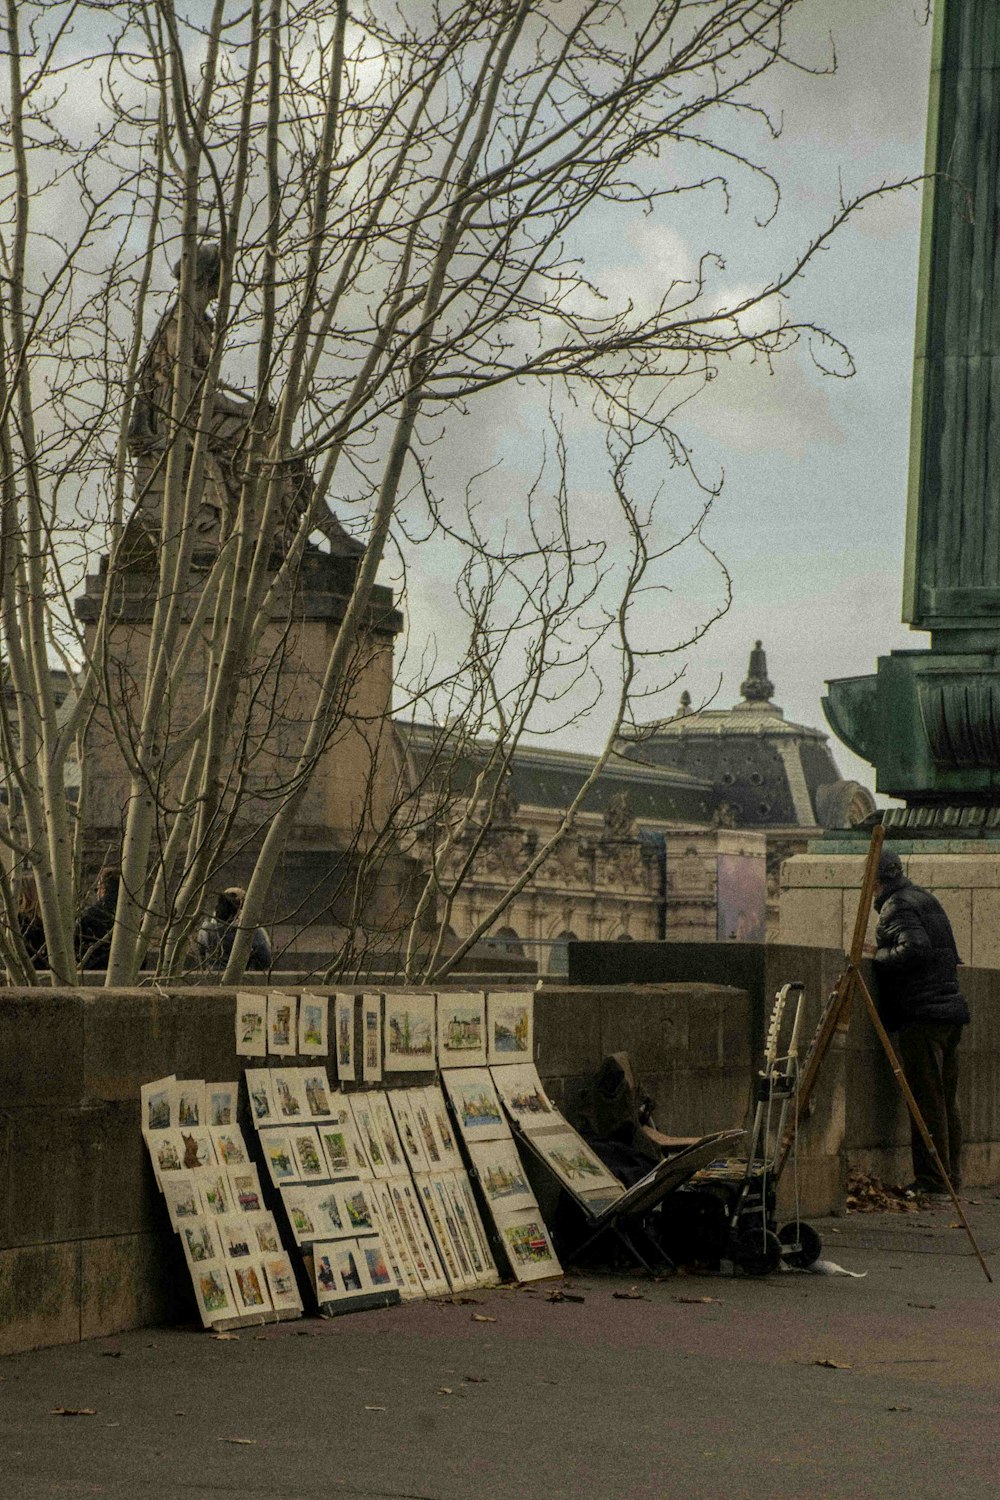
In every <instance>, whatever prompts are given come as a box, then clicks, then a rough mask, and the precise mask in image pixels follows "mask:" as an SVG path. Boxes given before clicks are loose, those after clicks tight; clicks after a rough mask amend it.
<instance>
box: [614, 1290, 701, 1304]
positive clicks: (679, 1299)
mask: <svg viewBox="0 0 1000 1500" xmlns="http://www.w3.org/2000/svg"><path fill="white" fill-rule="evenodd" d="M614 1295H615V1296H616V1297H617V1296H618V1293H617V1292H615V1294H614ZM674 1301H675V1302H690V1303H695V1302H703V1303H705V1302H714V1303H715V1304H716V1305H717V1306H719V1307H721V1306H722V1298H721V1297H675V1298H674Z"/></svg>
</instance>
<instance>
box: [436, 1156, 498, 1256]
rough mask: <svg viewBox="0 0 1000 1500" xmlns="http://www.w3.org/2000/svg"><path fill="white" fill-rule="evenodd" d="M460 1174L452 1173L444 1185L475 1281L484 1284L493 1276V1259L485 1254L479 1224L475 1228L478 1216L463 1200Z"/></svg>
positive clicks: (443, 1181) (444, 1181)
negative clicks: (474, 1221)
mask: <svg viewBox="0 0 1000 1500" xmlns="http://www.w3.org/2000/svg"><path fill="white" fill-rule="evenodd" d="M458 1175H459V1174H458V1173H457V1172H454V1173H450V1174H448V1176H447V1177H446V1178H444V1179H442V1185H443V1187H444V1189H445V1191H446V1192H447V1194H448V1197H449V1198H450V1200H451V1205H452V1212H453V1215H454V1218H455V1222H456V1223H457V1225H458V1229H459V1233H460V1235H461V1241H462V1243H463V1244H464V1246H465V1249H466V1252H467V1254H468V1257H469V1260H470V1261H471V1263H472V1273H473V1275H474V1277H475V1279H476V1280H477V1281H478V1282H479V1283H480V1284H482V1283H483V1282H484V1281H485V1280H486V1279H487V1277H490V1278H492V1276H493V1270H494V1267H493V1262H492V1258H487V1257H486V1256H485V1254H484V1249H485V1240H481V1239H480V1237H479V1234H478V1233H477V1229H478V1224H477V1225H476V1227H475V1228H474V1227H473V1217H474V1218H475V1219H476V1220H478V1218H479V1215H478V1214H475V1215H473V1214H471V1213H470V1211H469V1205H468V1203H467V1202H466V1200H465V1199H464V1198H463V1196H462V1194H461V1192H460V1190H459V1185H458Z"/></svg>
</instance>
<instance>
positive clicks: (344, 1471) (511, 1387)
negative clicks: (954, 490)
mask: <svg viewBox="0 0 1000 1500" xmlns="http://www.w3.org/2000/svg"><path fill="white" fill-rule="evenodd" d="M984 1198H985V1194H984ZM969 1212H970V1216H971V1217H972V1218H973V1220H974V1223H975V1225H976V1227H977V1231H978V1232H979V1233H980V1235H981V1239H982V1243H983V1248H984V1250H986V1251H987V1252H988V1256H989V1260H990V1264H991V1266H992V1267H995V1268H996V1269H995V1273H994V1274H996V1275H997V1277H998V1281H1000V1202H998V1201H997V1199H996V1198H990V1199H987V1200H986V1201H984V1202H983V1203H982V1204H981V1205H977V1206H973V1207H971V1208H970V1210H969ZM952 1222H953V1215H952V1213H951V1210H950V1209H943V1210H941V1209H935V1210H934V1211H932V1212H927V1213H923V1214H919V1215H916V1216H913V1217H909V1216H905V1217H904V1216H893V1215H885V1216H867V1215H865V1216H857V1217H851V1218H849V1219H838V1220H835V1221H830V1222H828V1223H827V1224H825V1225H823V1226H820V1227H821V1232H822V1233H823V1235H824V1241H825V1252H824V1253H825V1254H826V1255H828V1256H829V1257H830V1258H832V1259H834V1260H838V1261H840V1262H841V1263H842V1264H844V1265H846V1266H849V1267H850V1268H851V1269H854V1270H863V1271H867V1273H868V1274H867V1276H866V1278H865V1279H864V1280H863V1281H853V1280H848V1279H845V1278H839V1277H838V1278H824V1277H816V1276H805V1275H793V1274H786V1275H781V1276H774V1277H771V1278H769V1279H767V1280H765V1281H751V1280H746V1279H731V1278H711V1279H707V1278H700V1277H699V1278H693V1277H692V1278H680V1279H673V1280H670V1281H664V1282H660V1283H656V1284H649V1283H637V1284H635V1285H636V1286H637V1289H638V1291H639V1292H641V1294H642V1299H641V1300H633V1299H630V1298H621V1297H616V1296H615V1295H614V1293H615V1292H619V1293H620V1292H627V1291H628V1290H629V1288H630V1286H631V1285H633V1283H630V1282H628V1281H623V1280H621V1279H611V1278H605V1277H597V1276H581V1277H576V1278H573V1281H572V1285H571V1286H570V1287H568V1288H567V1290H571V1291H573V1292H574V1293H575V1294H578V1295H582V1296H583V1297H584V1298H585V1301H583V1302H568V1301H566V1302H549V1301H548V1300H547V1295H548V1290H547V1288H539V1289H536V1290H535V1291H534V1292H526V1291H516V1292H515V1291H497V1292H486V1293H481V1294H477V1295H478V1296H479V1298H480V1300H479V1301H478V1302H475V1303H470V1302H462V1303H455V1304H416V1305H412V1306H409V1307H402V1308H396V1309H389V1310H386V1311H384V1312H376V1313H366V1314H358V1315H355V1316H353V1317H343V1318H339V1319H336V1320H334V1321H331V1322H321V1321H319V1320H308V1321H306V1322H304V1323H293V1324H284V1325H281V1326H278V1327H275V1328H270V1329H268V1330H266V1331H262V1332H260V1333H256V1334H255V1332H254V1331H253V1330H244V1331H243V1332H242V1333H241V1334H240V1336H239V1338H238V1339H233V1340H215V1339H212V1338H210V1337H209V1336H208V1335H207V1334H204V1333H201V1332H195V1331H191V1330H178V1329H155V1330H148V1331H145V1332H141V1333H135V1334H128V1335H124V1336H122V1337H119V1338H115V1339H106V1340H100V1341H96V1342H93V1343H88V1344H82V1345H75V1346H72V1347H69V1348H64V1349H50V1350H43V1351H40V1352H38V1353H34V1354H26V1355H18V1356H14V1357H12V1358H8V1359H6V1360H0V1413H2V1422H0V1495H2V1497H3V1500H35V1497H42V1496H63V1497H77V1496H107V1497H114V1500H146V1497H151V1500H154V1497H155V1500H175V1497H177V1500H180V1497H184V1500H192V1497H194V1500H201V1497H218V1496H229V1495H232V1496H239V1497H241V1500H278V1497H281V1500H340V1497H343V1500H362V1497H363V1500H468V1497H470V1496H471V1497H475V1500H529V1497H530V1500H537V1497H551V1500H618V1497H621V1500H664V1497H671V1500H672V1497H675V1496H676V1497H678V1500H680V1497H684V1500H722V1497H725V1500H743V1497H747V1500H749V1497H751V1496H754V1497H757V1496H769V1497H776V1500H841V1497H843V1500H848V1497H850V1500H859V1497H862V1496H864V1497H867V1496H876V1497H878V1500H937V1497H942V1500H943V1497H947V1500H964V1497H966V1496H968V1497H972V1496H976V1497H977V1500H983V1497H985V1496H988V1495H992V1494H994V1493H996V1489H997V1473H996V1471H997V1465H998V1459H1000V1439H998V1437H997V1416H996V1405H997V1401H996V1387H997V1371H998V1368H1000V1321H998V1316H997V1313H998V1298H1000V1286H989V1285H987V1283H986V1281H985V1279H984V1277H983V1275H982V1272H981V1270H980V1268H979V1266H978V1264H977V1263H976V1261H975V1260H974V1259H973V1258H972V1256H971V1252H970V1251H969V1247H968V1243H967V1241H966V1239H965V1236H964V1234H962V1233H961V1231H960V1230H957V1229H952V1228H950V1227H949V1225H950V1223H952ZM692 1299H693V1300H692ZM702 1299H711V1300H702ZM479 1319H495V1320H496V1321H495V1322H494V1321H479ZM821 1361H829V1362H830V1363H831V1364H832V1365H833V1366H836V1367H837V1368H830V1367H829V1366H825V1365H823V1364H822V1363H820V1362H821ZM58 1406H62V1407H89V1408H94V1409H95V1415H93V1416H76V1417H61V1416H55V1415H51V1411H52V1408H54V1407H58Z"/></svg>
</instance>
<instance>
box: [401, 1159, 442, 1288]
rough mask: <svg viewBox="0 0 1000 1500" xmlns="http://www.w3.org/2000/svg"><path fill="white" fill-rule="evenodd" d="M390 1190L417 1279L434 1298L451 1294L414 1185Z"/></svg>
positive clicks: (407, 1184) (403, 1182) (402, 1184)
mask: <svg viewBox="0 0 1000 1500" xmlns="http://www.w3.org/2000/svg"><path fill="white" fill-rule="evenodd" d="M389 1188H390V1190H391V1192H392V1201H393V1204H394V1205H395V1209H396V1217H397V1219H398V1220H399V1223H400V1227H401V1228H402V1230H403V1233H404V1235H405V1237H406V1247H407V1249H408V1250H409V1252H410V1255H411V1257H412V1260H413V1264H414V1265H415V1266H416V1268H417V1275H418V1276H419V1277H420V1280H421V1282H422V1284H423V1287H424V1290H425V1291H426V1292H428V1293H429V1294H430V1295H431V1296H436V1295H437V1293H438V1292H442V1291H447V1289H448V1279H447V1277H446V1276H445V1273H444V1267H443V1266H442V1264H441V1260H440V1257H439V1256H438V1253H437V1249H436V1247H435V1245H434V1241H433V1238H432V1237H431V1236H430V1235H429V1234H428V1232H427V1221H426V1219H425V1218H424V1215H423V1212H422V1210H421V1207H420V1204H419V1202H418V1200H417V1195H416V1189H415V1187H414V1185H413V1184H412V1183H411V1182H409V1181H408V1180H407V1181H403V1180H397V1181H395V1182H390V1183H389Z"/></svg>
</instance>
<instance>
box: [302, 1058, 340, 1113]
mask: <svg viewBox="0 0 1000 1500" xmlns="http://www.w3.org/2000/svg"><path fill="white" fill-rule="evenodd" d="M300 1071H301V1074H302V1089H303V1092H304V1094H305V1096H306V1106H307V1108H308V1110H309V1117H310V1119H312V1120H329V1118H330V1116H331V1115H332V1113H333V1111H332V1109H331V1108H330V1082H329V1079H328V1078H327V1076H326V1069H325V1068H302V1069H301V1070H300Z"/></svg>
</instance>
